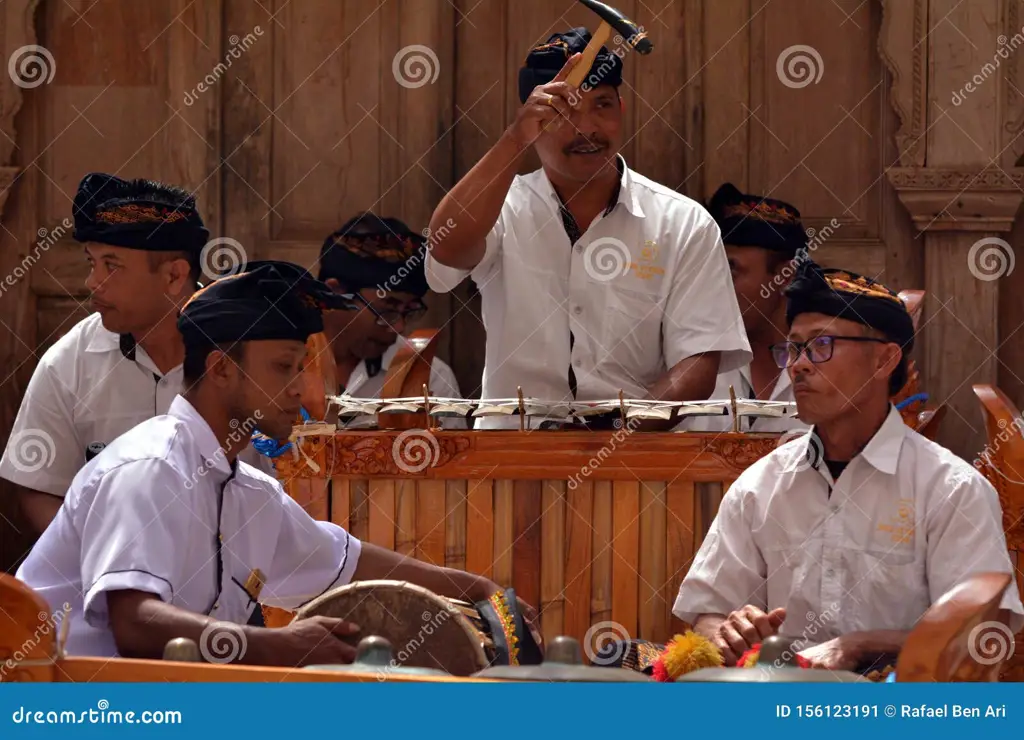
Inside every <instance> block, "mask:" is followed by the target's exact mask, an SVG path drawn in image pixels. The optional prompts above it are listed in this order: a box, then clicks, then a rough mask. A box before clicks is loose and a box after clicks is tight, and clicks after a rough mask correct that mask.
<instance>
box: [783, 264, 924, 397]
mask: <svg viewBox="0 0 1024 740" xmlns="http://www.w3.org/2000/svg"><path fill="white" fill-rule="evenodd" d="M784 293H785V296H786V299H787V304H786V321H788V322H789V323H790V324H791V325H792V323H793V319H795V318H796V317H797V316H799V315H800V314H802V313H820V314H825V315H826V316H835V317H836V318H840V319H847V320H849V321H856V322H857V323H858V324H863V325H864V326H869V327H871V328H872V329H877V330H878V331H880V332H882V333H883V334H885V336H886V337H887V338H888V339H889V340H890V341H893V342H895V343H896V344H898V345H900V347H902V348H903V358H904V361H903V362H901V363H900V369H899V370H897V372H895V373H894V374H893V378H892V379H891V380H890V385H891V386H894V389H893V390H892V392H893V393H896V392H898V391H899V390H900V388H902V387H903V384H904V383H906V357H907V355H908V354H910V351H911V350H912V349H913V348H914V321H913V319H912V318H911V316H910V312H909V311H907V306H906V304H905V303H904V302H903V299H902V298H900V297H899V295H897V294H896V293H894V292H892V291H891V290H889V289H888V288H886V287H885V286H884V285H882V284H881V283H878V282H875V281H874V280H872V279H871V278H867V277H864V276H863V275H857V274H855V273H852V272H847V271H845V270H825V269H822V268H821V266H819V265H818V264H816V263H815V262H813V261H811V260H807V261H805V262H802V263H801V264H800V267H799V268H798V269H797V272H796V275H795V276H794V277H793V281H792V282H791V283H790V284H789V286H787V288H786V290H785V291H784ZM901 372H902V375H900V373H901Z"/></svg>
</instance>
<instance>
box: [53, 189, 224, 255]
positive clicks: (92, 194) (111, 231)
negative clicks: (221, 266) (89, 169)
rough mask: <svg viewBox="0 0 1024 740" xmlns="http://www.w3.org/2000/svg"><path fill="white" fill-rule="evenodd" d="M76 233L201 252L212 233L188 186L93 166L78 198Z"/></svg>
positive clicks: (134, 245)
mask: <svg viewBox="0 0 1024 740" xmlns="http://www.w3.org/2000/svg"><path fill="white" fill-rule="evenodd" d="M73 208H74V218H75V239H76V240H77V241H79V242H102V243H103V244H109V245H111V246H114V247H127V248H128V249H145V250H149V251H156V252H177V251H183V252H190V253H194V254H196V255H198V254H199V252H201V251H202V249H203V246H205V245H206V242H207V241H208V240H209V238H210V232H209V231H207V229H206V227H205V226H204V225H203V219H202V218H201V217H200V216H199V211H198V210H196V199H195V196H193V195H192V194H191V193H189V192H188V191H187V190H183V189H181V188H177V187H174V186H171V185H164V184H162V183H159V182H154V181H152V180H122V179H121V178H119V177H114V176H113V175H106V174H103V173H102V172H93V173H90V174H88V175H86V176H85V177H84V178H82V182H81V183H79V185H78V192H77V193H76V194H75V202H74V206H73Z"/></svg>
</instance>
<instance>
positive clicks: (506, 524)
mask: <svg viewBox="0 0 1024 740" xmlns="http://www.w3.org/2000/svg"><path fill="white" fill-rule="evenodd" d="M512 531H513V530H512V481H510V480H496V481H494V582H495V583H497V584H498V585H499V586H510V585H511V584H512ZM535 606H536V605H535Z"/></svg>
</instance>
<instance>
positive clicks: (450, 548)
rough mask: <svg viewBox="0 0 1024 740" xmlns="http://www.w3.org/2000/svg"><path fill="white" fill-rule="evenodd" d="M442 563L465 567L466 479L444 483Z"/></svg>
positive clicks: (461, 568) (460, 567) (459, 567)
mask: <svg viewBox="0 0 1024 740" xmlns="http://www.w3.org/2000/svg"><path fill="white" fill-rule="evenodd" d="M444 564H445V565H446V566H447V567H449V568H456V569H458V570H465V569H466V481H464V480H450V481H448V482H447V483H446V485H445V538H444Z"/></svg>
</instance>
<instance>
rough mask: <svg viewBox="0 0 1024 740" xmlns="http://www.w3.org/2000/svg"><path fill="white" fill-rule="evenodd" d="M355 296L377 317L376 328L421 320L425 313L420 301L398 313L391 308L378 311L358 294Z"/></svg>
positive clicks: (424, 305) (424, 306)
mask: <svg viewBox="0 0 1024 740" xmlns="http://www.w3.org/2000/svg"><path fill="white" fill-rule="evenodd" d="M356 296H357V297H358V298H359V300H361V301H362V302H363V303H364V304H365V305H366V307H367V308H368V309H370V310H371V311H372V312H373V313H374V315H375V316H376V317H377V326H394V325H395V324H397V323H398V322H399V321H403V320H404V321H406V322H410V321H416V320H417V319H420V318H422V317H423V316H424V315H425V314H426V313H427V306H426V304H424V303H422V302H420V301H417V302H416V303H413V304H411V305H409V306H408V307H406V308H405V310H403V311H399V310H397V309H393V308H386V309H379V308H377V307H375V306H374V305H373V304H372V303H370V302H369V301H368V300H366V299H365V298H363V297H362V296H361V295H359V294H358V293H356Z"/></svg>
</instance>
